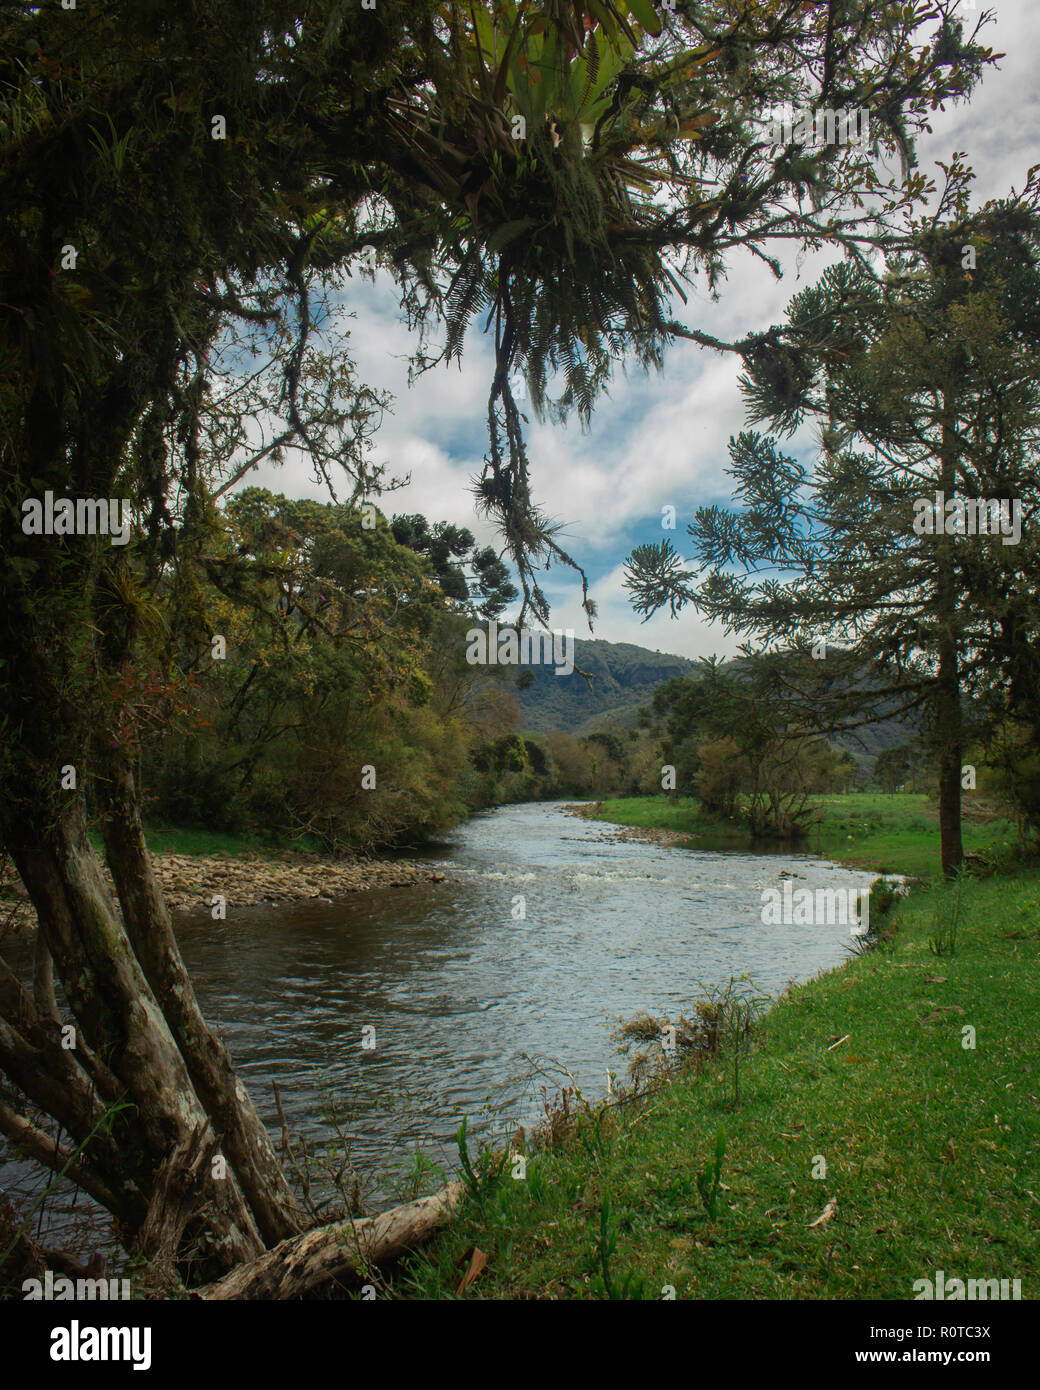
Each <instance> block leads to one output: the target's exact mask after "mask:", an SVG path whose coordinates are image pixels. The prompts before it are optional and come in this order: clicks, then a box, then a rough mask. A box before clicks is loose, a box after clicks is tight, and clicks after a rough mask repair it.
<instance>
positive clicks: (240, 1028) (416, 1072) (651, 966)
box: [0, 803, 871, 1196]
mask: <svg viewBox="0 0 1040 1390" xmlns="http://www.w3.org/2000/svg"><path fill="white" fill-rule="evenodd" d="M423 857H424V859H426V860H430V859H431V858H434V859H436V862H437V864H438V867H439V868H441V869H443V870H444V871H445V872H446V873H447V875H448V877H447V879H446V881H445V882H442V883H430V884H422V885H416V886H409V887H403V888H385V889H378V890H374V891H371V892H365V893H357V894H355V895H353V896H351V897H349V898H346V899H343V900H341V901H339V902H336V903H322V902H314V903H305V904H300V903H295V904H286V905H283V906H271V907H264V908H243V909H241V910H235V909H234V908H233V907H232V906H230V905H229V911H228V917H227V920H226V921H223V922H215V921H213V920H212V919H211V918H210V916H209V914H208V913H206V912H205V911H203V912H201V913H198V914H190V915H184V916H182V917H181V918H180V919H179V921H178V928H177V931H178V937H179V939H180V943H181V947H182V949H183V952H184V956H185V959H186V961H187V964H188V967H189V969H190V970H191V972H192V974H193V976H194V978H195V980H196V985H197V989H198V993H199V998H200V1003H201V1006H202V1010H203V1013H204V1014H205V1016H206V1017H207V1018H208V1019H209V1020H210V1021H211V1022H212V1023H214V1024H215V1025H217V1026H218V1027H219V1028H220V1030H221V1031H222V1033H223V1035H224V1037H225V1039H226V1041H227V1044H228V1046H229V1049H230V1051H231V1055H232V1058H233V1059H234V1061H235V1064H236V1066H237V1068H238V1071H239V1073H240V1075H241V1077H242V1079H243V1081H244V1082H245V1084H246V1086H247V1087H248V1089H249V1091H250V1093H251V1095H252V1096H253V1098H254V1101H255V1102H256V1104H257V1106H258V1108H259V1110H260V1112H261V1114H262V1115H263V1117H264V1119H265V1121H267V1123H268V1124H269V1125H270V1126H271V1129H272V1132H273V1133H274V1134H275V1135H276V1136H277V1135H278V1133H279V1129H280V1121H279V1119H278V1112H277V1107H276V1105H275V1099H274V1083H277V1084H278V1086H279V1088H280V1091H281V1097H282V1104H283V1108H284V1113H285V1117H286V1120H287V1121H288V1125H289V1129H290V1131H291V1132H292V1133H293V1134H295V1133H299V1132H303V1133H305V1134H307V1135H308V1137H309V1138H311V1139H315V1140H318V1141H321V1140H322V1139H331V1138H334V1137H335V1136H334V1133H333V1131H332V1130H331V1129H330V1128H329V1126H328V1124H327V1121H328V1120H329V1119H330V1118H338V1120H339V1123H340V1127H341V1130H342V1132H343V1133H344V1135H346V1136H347V1137H348V1139H349V1141H350V1144H351V1153H352V1158H353V1160H354V1162H355V1163H357V1164H359V1165H361V1166H364V1167H366V1168H371V1167H373V1166H375V1167H379V1166H382V1167H384V1168H385V1167H386V1166H387V1165H392V1163H393V1162H395V1161H398V1160H400V1159H401V1158H402V1157H403V1155H404V1154H405V1153H406V1151H408V1150H409V1149H410V1150H411V1151H413V1152H414V1148H415V1146H416V1144H419V1145H421V1146H422V1147H423V1149H424V1151H427V1152H429V1153H431V1154H432V1156H433V1157H434V1158H445V1157H446V1158H449V1159H450V1157H451V1155H452V1152H453V1142H452V1136H453V1135H454V1133H455V1131H456V1130H457V1128H458V1125H459V1123H460V1120H461V1118H462V1116H463V1115H466V1116H467V1117H468V1119H469V1126H470V1130H471V1132H477V1131H479V1130H480V1129H481V1128H482V1127H487V1125H488V1124H489V1123H493V1124H494V1125H495V1126H500V1127H503V1128H504V1127H505V1126H506V1125H507V1124H508V1125H510V1126H512V1125H514V1124H515V1123H516V1122H524V1123H529V1122H530V1121H531V1119H532V1118H535V1117H537V1115H538V1113H539V1112H540V1104H539V1097H538V1087H539V1086H540V1085H541V1084H545V1085H546V1086H547V1087H548V1089H549V1091H550V1093H551V1092H552V1091H553V1090H554V1089H555V1088H556V1087H557V1086H558V1085H561V1084H570V1083H569V1082H568V1081H567V1080H566V1077H565V1075H564V1074H563V1073H562V1072H554V1071H553V1064H554V1063H559V1064H562V1066H564V1067H566V1068H567V1070H568V1071H569V1072H570V1074H571V1076H573V1078H574V1080H575V1082H576V1083H577V1084H578V1085H579V1086H580V1087H581V1088H582V1090H583V1092H584V1093H585V1094H586V1095H588V1096H589V1097H590V1098H598V1097H600V1096H602V1094H603V1093H604V1092H605V1090H606V1085H607V1081H606V1073H607V1070H608V1068H609V1069H611V1070H613V1071H615V1072H617V1073H618V1074H619V1075H620V1074H622V1073H623V1070H624V1060H623V1059H621V1058H619V1057H618V1054H617V1051H616V1045H615V1043H614V1042H613V1041H612V1039H611V1033H612V1031H613V1029H614V1028H615V1027H616V1025H617V1022H618V1020H619V1019H621V1018H628V1017H631V1016H632V1015H634V1014H636V1013H640V1012H644V1011H646V1012H650V1013H654V1014H657V1015H660V1014H665V1013H670V1014H672V1016H673V1017H674V1016H675V1015H676V1014H677V1013H679V1012H681V1011H683V1010H684V1009H686V1010H688V1009H689V1006H690V1004H691V1002H692V1001H693V999H694V998H696V996H697V995H698V993H700V992H701V989H702V987H703V986H706V985H708V986H710V985H718V984H723V985H724V984H725V983H726V982H727V981H728V980H729V979H730V977H731V976H739V975H743V974H747V975H750V976H751V977H752V979H753V981H754V983H755V984H756V985H757V986H758V987H759V992H760V993H762V994H770V995H775V994H778V993H779V992H780V991H781V990H782V989H783V988H784V986H785V985H786V984H787V983H788V982H789V981H791V980H805V979H807V978H809V977H810V976H812V975H814V974H817V973H819V972H820V971H822V970H827V969H830V968H832V967H834V966H836V965H838V964H840V962H841V961H842V960H844V959H845V958H846V956H847V953H848V948H849V944H850V940H851V937H850V932H849V927H848V926H847V925H845V926H842V925H837V924H836V925H833V926H827V925H813V926H795V925H765V924H763V922H762V896H761V895H762V890H763V889H764V888H769V887H776V886H779V883H780V882H781V875H782V874H796V875H798V878H797V879H796V880H795V882H796V883H797V886H799V887H808V888H815V887H842V888H845V887H860V886H865V885H866V884H867V883H869V882H870V878H871V875H869V874H863V873H855V872H852V871H849V870H845V869H842V868H839V867H837V866H835V865H833V864H830V863H827V862H826V861H823V860H819V859H813V858H810V857H808V856H799V855H792V854H790V853H786V854H751V853H733V852H732V851H729V852H724V851H709V850H704V849H688V848H681V847H676V846H670V845H662V844H657V843H654V842H653V841H648V840H634V839H627V838H624V836H623V834H622V833H621V832H619V831H618V830H616V829H615V828H614V827H613V826H610V825H608V824H606V823H604V822H596V821H585V820H582V819H580V818H579V817H576V816H574V815H572V814H569V813H568V812H566V811H565V810H564V809H563V806H562V804H560V805H558V804H545V803H535V804H526V805H519V806H508V807H504V808H500V809H496V810H493V811H488V812H484V813H482V814H479V815H476V816H474V817H473V818H472V819H471V820H470V821H469V822H468V823H467V824H466V825H463V826H461V827H460V828H459V829H457V830H456V831H454V832H453V833H452V834H451V836H450V837H449V840H448V842H447V843H446V844H445V845H443V846H442V847H440V849H439V851H438V852H437V853H436V854H435V855H433V856H431V855H430V853H428V852H427V853H426V854H425V855H424V856H423ZM366 1044H368V1045H366ZM373 1044H374V1045H373ZM538 1067H541V1068H542V1069H543V1072H548V1073H549V1074H548V1075H544V1074H543V1075H537V1074H535V1075H534V1076H533V1079H532V1074H533V1073H535V1072H536V1069H537V1068H538ZM561 1078H562V1080H561ZM492 1112H493V1115H492ZM14 1166H15V1165H11V1164H8V1165H5V1166H0V1188H3V1187H5V1186H7V1185H8V1184H7V1178H8V1176H9V1175H11V1171H12V1168H14ZM18 1166H19V1167H21V1165H18ZM380 1192H381V1189H380V1188H378V1187H377V1189H376V1195H377V1196H378V1195H379V1194H380Z"/></svg>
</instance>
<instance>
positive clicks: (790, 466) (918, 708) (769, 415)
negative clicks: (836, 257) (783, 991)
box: [627, 178, 1040, 873]
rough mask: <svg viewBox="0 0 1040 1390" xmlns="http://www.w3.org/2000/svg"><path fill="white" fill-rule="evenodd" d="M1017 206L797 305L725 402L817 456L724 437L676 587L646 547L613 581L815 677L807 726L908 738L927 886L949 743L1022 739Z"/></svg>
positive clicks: (1039, 406)
mask: <svg viewBox="0 0 1040 1390" xmlns="http://www.w3.org/2000/svg"><path fill="white" fill-rule="evenodd" d="M1037 192H1038V188H1037V184H1036V182H1035V180H1033V179H1032V178H1031V181H1030V183H1029V185H1028V187H1027V189H1026V191H1025V193H1024V194H1023V195H1022V197H1021V198H1019V199H1016V200H1015V201H1014V202H1013V203H1011V202H1009V203H1007V204H1003V205H993V206H991V207H988V208H987V209H986V210H985V211H984V212H983V213H981V214H979V215H977V216H975V217H974V218H968V217H967V216H966V215H962V216H960V217H958V218H950V219H949V220H946V221H942V220H939V221H936V222H935V223H933V224H930V225H928V226H923V227H920V228H919V229H918V234H917V239H916V242H915V245H914V247H913V248H912V250H910V251H908V252H907V253H906V254H905V255H904V256H902V257H899V258H895V259H893V260H892V261H891V262H890V263H889V265H888V266H887V269H886V270H885V272H884V273H882V274H881V275H880V276H879V277H875V276H874V275H872V274H870V273H868V272H867V271H865V270H863V269H862V268H858V267H851V266H849V265H847V264H842V265H838V266H835V267H834V268H832V269H831V270H828V271H827V272H826V273H825V274H824V276H823V278H822V280H821V282H820V284H819V285H817V286H816V287H815V288H813V289H809V290H806V291H804V292H803V293H802V294H799V295H798V296H797V297H796V298H795V299H794V301H793V302H792V304H791V306H790V308H789V310H788V313H787V322H786V323H785V324H784V325H783V326H782V327H781V328H777V329H773V330H771V331H770V333H768V334H766V335H763V336H761V337H759V338H757V339H756V340H755V341H754V342H753V343H751V344H746V345H745V346H744V349H743V353H744V362H745V365H746V373H745V375H744V376H743V377H742V379H741V384H742V387H743V390H744V394H745V398H746V399H747V401H748V403H749V406H750V414H751V423H754V422H756V421H759V420H767V421H768V422H769V423H770V425H771V426H772V428H773V429H774V430H775V431H776V432H777V433H778V434H780V435H783V434H790V433H793V431H794V430H795V429H796V428H797V427H798V426H799V425H800V424H801V423H802V421H803V419H806V418H808V419H811V420H813V421H815V422H816V423H817V425H818V426H819V431H820V433H819V441H820V451H819V455H818V457H817V458H816V459H815V461H814V462H813V464H812V465H811V466H808V465H806V464H803V463H801V462H799V461H798V460H796V459H794V458H791V457H788V456H786V455H784V454H783V453H781V452H780V450H779V446H778V444H777V441H776V440H775V439H774V438H772V437H768V436H763V435H760V434H758V433H755V432H753V431H748V432H745V433H742V434H741V435H740V436H739V437H738V438H736V439H734V440H732V441H731V443H730V455H731V459H732V467H731V468H730V470H729V472H730V474H731V476H732V477H733V478H734V480H735V491H736V495H737V498H738V499H739V502H740V507H739V510H725V509H722V508H717V507H710V508H702V509H700V510H699V511H698V512H697V514H696V517H695V519H694V521H693V523H692V525H691V526H690V527H689V531H690V535H691V537H692V539H693V548H694V553H695V556H696V559H697V561H698V569H697V571H696V572H694V571H687V570H684V569H683V568H682V565H681V563H680V561H679V558H678V556H677V555H676V554H675V552H674V551H673V550H672V549H671V547H670V546H668V545H667V543H665V544H664V545H659V546H652V545H651V546H644V547H641V548H640V549H639V550H638V551H636V552H634V553H633V556H632V559H631V561H630V566H629V579H628V581H627V582H628V584H629V587H630V589H631V591H632V592H633V594H634V596H635V601H636V603H637V606H638V607H639V609H640V611H642V612H646V613H649V612H652V611H654V609H655V608H657V607H659V606H660V605H661V604H662V603H666V602H670V603H671V604H672V605H673V608H674V609H675V610H676V611H678V610H679V609H681V608H682V606H683V605H684V604H686V603H693V604H694V605H695V606H696V607H697V609H698V610H699V611H700V612H701V613H703V614H706V615H709V616H711V617H713V618H717V619H720V620H721V621H722V622H723V623H725V624H726V626H727V627H728V628H729V629H730V630H732V631H735V632H738V633H741V634H742V635H744V636H745V637H747V638H752V639H754V640H756V641H758V642H760V643H764V644H765V645H766V646H767V647H769V646H772V647H777V646H779V647H781V648H783V647H787V648H790V649H799V650H800V651H801V652H802V653H803V654H804V655H806V656H809V655H810V654H811V655H813V656H816V657H819V658H822V659H821V660H819V661H818V662H813V661H811V660H810V661H808V662H807V663H805V665H803V666H802V667H801V668H800V669H801V670H802V671H803V672H804V671H805V670H809V671H811V670H813V669H814V668H815V670H816V672H817V679H809V680H806V679H804V678H803V679H802V681H801V683H800V689H799V690H798V691H797V695H798V697H800V699H801V702H802V707H803V709H804V710H805V711H806V715H807V717H808V718H810V719H812V720H813V721H814V722H815V723H816V725H817V727H820V728H824V729H836V728H850V727H855V726H856V725H857V724H859V723H862V722H865V721H866V720H869V719H870V718H871V717H876V716H877V714H878V712H879V711H880V712H883V713H884V714H885V716H886V717H890V716H892V715H899V714H902V715H904V716H906V717H908V718H909V719H910V720H911V721H912V723H913V724H914V725H915V726H916V727H918V728H920V730H921V731H922V733H923V734H924V735H925V736H926V737H927V738H928V739H929V740H930V743H931V747H932V749H933V750H934V754H935V760H936V764H937V767H938V780H939V821H940V832H941V860H942V868H943V871H944V872H945V873H952V872H954V871H955V870H956V869H957V867H958V865H959V864H960V863H961V861H962V859H963V847H962V842H961V790H962V779H966V780H970V777H971V774H970V773H969V772H968V771H967V770H966V768H965V766H964V754H965V751H966V748H967V747H968V745H969V742H970V740H971V739H972V737H977V736H979V735H980V734H981V733H984V732H985V731H986V730H987V729H992V728H993V726H994V723H995V722H996V721H999V720H1000V719H1002V718H1007V717H1009V716H1012V717H1014V716H1017V717H1019V718H1022V719H1024V720H1027V721H1028V723H1029V725H1030V727H1035V718H1034V716H1035V711H1036V700H1035V674H1036V665H1035V662H1036V657H1035V646H1036V638H1037V618H1038V611H1037V604H1036V581H1037V575H1038V573H1040V567H1038V539H1037V536H1036V530H1035V518H1036V516H1037V515H1038V514H1040V476H1038V473H1037V458H1038V454H1040V386H1038V382H1040V346H1038V343H1040V339H1038V335H1037V322H1038V321H1037V307H1036V306H1037V302H1038V295H1040V258H1038V246H1040V242H1038V230H1037V229H1038V223H1037V221H1036V207H1035V204H1036V198H1037ZM962 211H963V210H962ZM793 669H794V668H793V667H792V670H793ZM1031 676H1032V677H1034V680H1030V677H1031ZM794 684H795V685H798V684H799V682H797V681H796V682H794ZM1031 692H1032V693H1031ZM791 693H792V698H794V696H795V694H796V692H795V691H792V692H791ZM795 703H797V701H795Z"/></svg>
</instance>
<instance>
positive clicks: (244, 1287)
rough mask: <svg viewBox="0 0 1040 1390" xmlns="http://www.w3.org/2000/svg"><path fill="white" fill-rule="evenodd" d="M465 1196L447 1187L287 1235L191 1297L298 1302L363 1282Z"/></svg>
mask: <svg viewBox="0 0 1040 1390" xmlns="http://www.w3.org/2000/svg"><path fill="white" fill-rule="evenodd" d="M463 1191H464V1188H463V1185H462V1183H458V1182H453V1183H449V1184H448V1185H447V1187H442V1188H441V1190H440V1191H439V1192H435V1193H434V1194H433V1195H432V1196H430V1197H420V1198H419V1199H418V1200H417V1201H415V1202H408V1203H407V1204H406V1205H405V1206H402V1207H393V1208H392V1209H391V1210H390V1211H384V1212H383V1213H382V1214H381V1215H380V1216H363V1217H360V1218H358V1219H357V1220H350V1219H349V1218H348V1219H347V1220H345V1221H336V1222H334V1223H333V1224H332V1225H330V1226H318V1227H316V1228H315V1229H314V1230H313V1231H304V1233H303V1234H302V1235H299V1236H290V1237H289V1238H288V1239H287V1240H283V1241H281V1242H280V1244H278V1245H276V1246H274V1247H273V1249H271V1250H268V1251H267V1252H266V1253H265V1254H263V1255H261V1256H260V1257H259V1258H258V1259H255V1260H250V1261H248V1262H247V1263H246V1264H242V1265H240V1266H239V1267H238V1268H236V1269H233V1270H231V1271H230V1273H228V1274H225V1275H224V1276H223V1278H221V1279H218V1280H217V1281H216V1282H215V1283H213V1284H207V1285H205V1287H204V1288H201V1289H197V1290H195V1297H196V1298H203V1299H235V1298H241V1299H286V1298H299V1297H300V1296H301V1295H302V1294H305V1293H309V1292H310V1291H311V1290H312V1289H315V1288H317V1287H318V1285H319V1284H323V1283H324V1282H325V1281H326V1280H327V1279H334V1278H336V1277H337V1276H339V1275H344V1274H352V1275H357V1276H362V1277H363V1276H364V1274H365V1272H366V1270H368V1269H369V1268H371V1266H373V1265H379V1264H386V1263H387V1262H388V1261H390V1260H393V1259H396V1258H397V1256H399V1255H403V1254H404V1253H405V1251H407V1250H414V1249H415V1248H416V1246H419V1245H421V1244H422V1243H423V1242H424V1241H426V1240H428V1239H429V1238H430V1236H432V1235H433V1233H434V1232H435V1231H436V1230H438V1229H439V1228H440V1227H441V1226H443V1225H445V1224H446V1222H447V1221H448V1219H449V1217H450V1216H451V1214H452V1212H453V1211H454V1209H455V1207H456V1206H457V1205H458V1203H459V1201H460V1199H461V1197H462V1194H463Z"/></svg>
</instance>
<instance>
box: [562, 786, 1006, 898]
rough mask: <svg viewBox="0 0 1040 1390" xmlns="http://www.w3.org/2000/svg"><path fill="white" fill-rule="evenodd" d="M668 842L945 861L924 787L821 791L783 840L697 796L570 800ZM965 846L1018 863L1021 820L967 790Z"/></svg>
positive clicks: (988, 858) (586, 813)
mask: <svg viewBox="0 0 1040 1390" xmlns="http://www.w3.org/2000/svg"><path fill="white" fill-rule="evenodd" d="M567 809H568V810H570V811H571V812H572V813H573V814H575V815H580V816H583V817H584V818H585V819H587V820H598V821H606V822H608V823H609V824H611V825H616V826H619V827H623V828H624V829H625V830H626V831H630V832H631V833H632V834H633V835H635V834H640V835H642V836H643V837H644V838H648V839H656V840H658V841H659V842H660V843H662V844H685V845H687V846H689V848H691V849H696V848H698V847H700V846H701V845H705V846H707V845H710V846H711V847H713V848H721V847H724V846H725V847H728V848H730V849H733V850H739V849H742V848H744V849H756V848H757V849H759V850H761V849H763V848H782V849H784V850H785V851H786V852H789V853H791V854H801V855H806V854H808V855H813V856H817V857H819V858H823V859H830V860H832V861H834V862H835V863H838V864H843V865H845V866H846V867H847V868H850V869H864V870H870V871H872V872H875V873H879V874H885V875H892V874H900V875H906V876H908V877H916V878H929V877H931V876H932V875H934V874H936V873H937V872H938V869H939V839H938V813H937V810H936V806H935V803H934V802H933V800H932V799H931V798H930V797H928V796H927V795H925V794H924V793H913V792H903V793H898V794H892V795H890V794H888V793H884V792H846V793H841V794H835V795H828V796H820V797H819V798H818V806H817V812H816V816H817V818H816V820H815V822H814V823H813V824H812V825H811V826H810V827H809V829H808V833H807V834H806V835H805V836H804V838H803V839H801V840H799V841H797V842H795V843H791V844H786V845H784V846H765V845H763V844H762V843H761V842H757V843H756V842H753V841H752V839H751V837H750V835H749V834H748V831H747V830H746V828H745V827H743V826H742V825H740V824H739V823H737V822H735V821H732V820H724V819H720V818H718V817H714V816H710V815H708V814H706V813H705V812H704V811H703V810H702V808H701V806H700V804H699V803H698V802H697V801H696V799H695V798H693V797H676V798H674V799H673V798H671V797H668V796H629V797H612V798H610V799H609V800H606V801H596V802H592V803H584V804H581V803H579V804H575V805H573V806H570V807H568V808H567ZM963 839H964V848H965V851H966V853H967V854H968V856H969V859H970V860H971V861H972V862H973V863H975V864H976V866H977V867H981V866H982V865H984V864H988V865H991V866H996V865H999V864H1009V863H1013V862H1014V860H1015V859H1016V857H1017V854H1018V843H1017V835H1016V833H1015V829H1014V826H1013V825H1011V824H1010V823H1009V822H1008V821H1007V820H1005V819H1003V818H1002V817H1001V816H1000V815H998V814H996V813H995V811H994V809H993V808H992V807H990V806H989V805H987V803H986V802H985V801H984V800H983V799H982V798H978V797H972V796H970V795H969V796H966V797H965V800H964V823H963Z"/></svg>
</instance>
